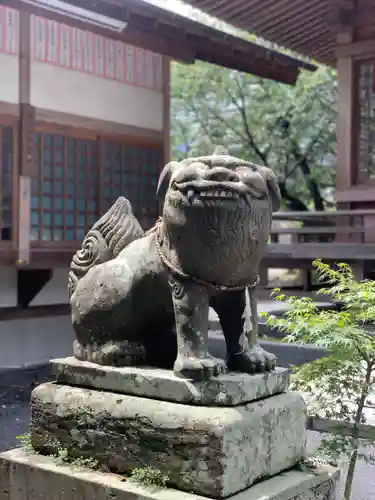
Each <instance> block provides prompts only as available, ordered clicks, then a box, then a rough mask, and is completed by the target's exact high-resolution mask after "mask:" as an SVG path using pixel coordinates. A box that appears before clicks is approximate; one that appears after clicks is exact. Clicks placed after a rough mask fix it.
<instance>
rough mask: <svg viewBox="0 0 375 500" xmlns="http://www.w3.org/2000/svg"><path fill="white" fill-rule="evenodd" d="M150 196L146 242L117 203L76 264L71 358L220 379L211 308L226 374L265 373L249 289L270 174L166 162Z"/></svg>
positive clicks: (240, 166) (273, 202)
mask: <svg viewBox="0 0 375 500" xmlns="http://www.w3.org/2000/svg"><path fill="white" fill-rule="evenodd" d="M157 195H158V197H159V198H160V201H162V203H163V215H162V218H161V219H160V220H159V221H158V223H157V224H156V225H155V227H154V228H153V229H152V230H150V231H148V232H147V233H146V234H144V233H143V231H142V230H141V228H140V225H139V224H138V222H137V220H136V219H135V217H134V215H133V213H132V211H131V207H130V204H129V202H128V201H127V200H125V199H124V198H120V199H119V200H118V201H117V202H116V203H115V204H114V205H113V207H112V208H111V209H110V210H109V211H108V212H107V213H106V214H105V215H104V216H103V217H102V218H101V219H100V220H99V221H98V222H97V223H96V224H95V225H94V226H93V228H92V229H91V230H90V231H89V233H88V234H87V236H86V238H85V240H84V242H83V245H82V249H81V250H80V251H79V252H77V254H76V255H75V256H74V258H73V262H72V265H71V272H70V277H69V279H70V294H71V307H72V318H73V325H74V328H75V332H76V336H77V340H76V343H75V349H74V351H75V355H76V357H78V358H79V359H83V360H88V361H93V362H97V363H101V364H113V365H120V364H124V363H125V364H129V363H130V364H136V363H138V364H140V363H147V364H150V365H154V366H162V367H169V368H172V366H174V372H175V373H176V374H177V375H179V376H183V377H189V378H192V379H196V380H202V379H206V378H209V377H212V376H216V375H219V374H220V373H223V372H224V371H225V370H226V366H225V364H224V363H223V361H222V360H218V359H215V358H213V357H212V356H210V355H209V354H208V353H207V336H208V311H209V307H210V306H211V307H213V308H214V309H215V310H216V312H217V314H218V316H219V319H220V322H221V326H222V329H223V334H224V337H225V340H226V345H227V353H228V359H227V366H228V367H229V368H230V369H231V370H237V371H243V372H247V373H253V372H257V371H265V370H271V369H273V368H274V366H275V357H274V356H273V355H272V354H269V353H267V352H265V351H264V350H263V349H262V348H261V347H260V346H259V344H258V341H257V331H258V330H257V308H256V299H255V294H254V288H255V286H256V284H257V282H258V281H257V274H258V268H259V264H260V260H261V258H262V255H263V252H264V250H265V247H266V245H267V242H268V238H269V233H270V227H271V218H272V211H273V210H278V208H279V204H280V193H279V190H278V186H277V182H276V178H275V176H274V175H273V173H272V172H271V170H269V169H267V168H265V167H259V166H257V165H255V164H253V163H250V162H245V161H243V160H241V159H239V158H234V157H232V156H230V155H229V154H228V152H227V151H226V150H224V149H223V148H218V149H217V150H216V151H215V152H214V154H213V155H211V156H203V157H199V158H188V159H186V160H184V161H182V162H171V163H169V164H168V165H166V166H165V167H164V169H163V171H162V173H161V175H160V178H159V184H158V188H157ZM89 271H90V272H89ZM250 315H251V322H250V320H249V316H250ZM245 319H246V322H245ZM244 323H245V325H244ZM249 325H250V326H249ZM248 330H250V331H248ZM244 333H245V335H243V334H244ZM131 353H133V354H131ZM134 353H137V355H134Z"/></svg>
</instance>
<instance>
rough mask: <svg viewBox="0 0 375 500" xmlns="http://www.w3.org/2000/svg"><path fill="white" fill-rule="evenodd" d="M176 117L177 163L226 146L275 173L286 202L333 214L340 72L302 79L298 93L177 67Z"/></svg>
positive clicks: (204, 68) (235, 75)
mask: <svg viewBox="0 0 375 500" xmlns="http://www.w3.org/2000/svg"><path fill="white" fill-rule="evenodd" d="M171 116H172V121H171V127H172V133H171V138H172V156H173V158H174V159H181V158H183V157H185V156H186V155H195V154H202V153H203V154H207V153H209V152H211V151H212V150H213V149H214V145H217V144H223V145H225V146H227V147H228V148H229V150H230V152H231V153H232V154H235V155H238V156H240V157H243V158H245V159H248V160H252V161H254V162H255V163H259V164H264V165H267V166H269V167H271V168H272V169H273V170H274V171H275V172H276V173H277V174H278V175H279V178H280V182H281V184H282V188H283V194H284V199H285V200H286V201H287V202H289V203H290V202H292V201H293V197H296V198H297V199H298V200H300V201H301V202H302V203H304V204H305V205H306V206H307V207H309V206H314V207H315V208H317V209H319V208H323V209H324V208H326V206H327V203H325V202H324V200H323V198H324V197H325V196H326V195H327V197H328V196H329V193H328V191H327V188H332V186H333V185H334V182H335V181H334V178H335V161H336V160H335V144H336V135H335V134H336V130H335V129H336V79H335V74H334V72H333V71H331V70H329V69H327V68H320V69H319V70H318V71H317V72H316V73H310V72H303V73H301V75H300V77H299V79H298V82H297V85H296V86H294V87H293V86H288V85H283V84H280V83H277V82H273V81H270V80H265V79H261V78H258V77H255V76H253V75H248V74H245V73H240V72H236V71H231V70H228V69H226V68H220V67H217V66H213V65H210V64H206V63H202V62H197V63H196V64H194V65H193V66H186V65H181V64H177V63H176V64H173V67H172V100H171ZM286 125H288V126H287V127H286ZM285 127H286V128H285ZM319 205H322V206H321V207H319ZM294 208H297V207H296V206H295V207H294Z"/></svg>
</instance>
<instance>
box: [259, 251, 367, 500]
mask: <svg viewBox="0 0 375 500" xmlns="http://www.w3.org/2000/svg"><path fill="white" fill-rule="evenodd" d="M314 267H315V269H316V271H317V276H318V279H319V281H320V282H321V283H322V285H323V288H322V289H321V290H320V291H319V293H320V294H321V295H324V296H326V297H329V298H330V299H331V300H332V301H333V302H334V303H337V304H339V305H340V308H339V309H337V310H335V309H331V310H318V308H317V307H316V306H315V304H314V302H313V300H312V299H310V298H307V297H303V298H300V297H289V298H287V297H285V296H284V295H282V294H280V291H279V290H275V291H274V297H275V298H276V300H280V301H286V302H287V303H288V304H289V306H290V309H289V310H288V311H287V312H286V313H285V314H284V316H283V317H275V316H272V315H269V314H267V313H265V314H263V316H264V317H266V320H267V321H266V322H267V324H268V325H269V326H272V327H276V328H278V329H280V330H281V331H283V332H285V333H286V334H287V335H286V338H285V340H286V341H287V342H292V343H296V344H306V343H313V344H315V345H317V346H319V347H322V348H324V349H325V350H326V352H327V354H326V356H325V357H323V358H321V359H318V360H316V361H313V362H310V363H307V364H305V365H303V366H302V367H299V368H295V369H294V370H293V371H294V375H293V377H292V379H293V381H292V388H293V389H295V390H299V391H301V392H303V393H305V394H306V396H307V403H308V408H309V414H310V415H312V416H315V417H318V418H324V419H329V420H333V421H338V424H337V426H336V427H334V429H333V431H332V433H331V434H327V435H325V437H324V438H323V439H322V442H321V445H320V446H319V448H318V450H317V453H318V456H321V457H324V458H325V459H326V460H328V461H330V462H335V463H338V462H339V461H340V460H341V459H342V458H343V457H344V458H345V457H346V458H347V460H348V472H347V476H346V482H345V489H344V497H343V498H344V500H349V499H350V498H351V491H352V484H353V477H354V471H355V466H356V463H357V460H358V459H362V460H365V461H367V462H369V463H374V462H375V457H374V456H372V454H371V453H370V452H369V450H368V447H369V446H373V445H374V440H372V439H371V440H370V439H369V440H367V441H363V440H361V439H360V426H361V424H363V423H366V415H365V408H366V405H369V404H370V403H369V402H368V397H369V396H370V395H372V394H373V393H374V369H375V337H374V336H373V335H372V334H371V331H370V330H371V328H372V327H374V326H375V282H374V281H370V280H363V281H360V282H358V281H356V279H355V276H354V274H353V272H352V270H351V268H350V266H348V265H347V264H338V265H336V266H334V267H330V266H329V265H327V264H324V263H322V262H321V261H319V260H318V261H315V262H314ZM340 422H341V427H342V425H343V424H342V423H349V425H346V426H345V434H346V435H343V432H342V428H340ZM374 434H375V433H374ZM362 450H364V451H362Z"/></svg>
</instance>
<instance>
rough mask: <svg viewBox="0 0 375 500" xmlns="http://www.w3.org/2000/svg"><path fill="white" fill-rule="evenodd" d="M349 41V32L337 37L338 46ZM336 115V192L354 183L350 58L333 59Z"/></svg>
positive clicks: (353, 85)
mask: <svg viewBox="0 0 375 500" xmlns="http://www.w3.org/2000/svg"><path fill="white" fill-rule="evenodd" d="M352 40H353V36H352V33H351V32H348V33H341V34H340V35H338V38H337V41H338V46H339V45H340V44H341V43H344V42H346V43H350V42H351V41H352ZM337 78H338V113H337V172H336V187H337V190H338V191H344V190H346V189H348V188H350V187H351V186H352V185H353V184H354V182H355V173H356V170H355V169H356V165H357V155H356V149H357V145H356V142H357V132H358V131H357V130H356V97H357V96H356V81H355V66H354V60H353V57H352V56H350V55H347V56H339V57H338V58H337Z"/></svg>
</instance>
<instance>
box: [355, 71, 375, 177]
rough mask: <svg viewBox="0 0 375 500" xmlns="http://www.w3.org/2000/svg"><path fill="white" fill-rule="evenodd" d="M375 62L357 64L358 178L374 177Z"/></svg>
mask: <svg viewBox="0 0 375 500" xmlns="http://www.w3.org/2000/svg"><path fill="white" fill-rule="evenodd" d="M374 65H375V62H361V63H360V64H359V65H358V109H359V138H358V170H359V172H358V173H359V180H362V181H366V180H368V179H369V178H375V71H374Z"/></svg>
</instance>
